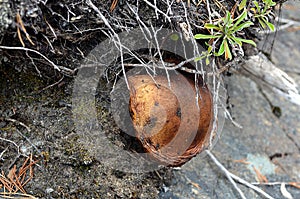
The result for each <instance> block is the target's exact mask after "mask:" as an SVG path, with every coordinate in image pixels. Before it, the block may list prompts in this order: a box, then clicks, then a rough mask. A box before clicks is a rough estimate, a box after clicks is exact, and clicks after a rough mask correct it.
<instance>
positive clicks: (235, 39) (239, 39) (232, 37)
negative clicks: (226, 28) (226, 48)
mask: <svg viewBox="0 0 300 199" xmlns="http://www.w3.org/2000/svg"><path fill="white" fill-rule="evenodd" d="M229 39H231V40H233V41H234V43H236V44H238V45H239V46H242V41H241V38H239V37H235V36H231V37H230V38H229Z"/></svg>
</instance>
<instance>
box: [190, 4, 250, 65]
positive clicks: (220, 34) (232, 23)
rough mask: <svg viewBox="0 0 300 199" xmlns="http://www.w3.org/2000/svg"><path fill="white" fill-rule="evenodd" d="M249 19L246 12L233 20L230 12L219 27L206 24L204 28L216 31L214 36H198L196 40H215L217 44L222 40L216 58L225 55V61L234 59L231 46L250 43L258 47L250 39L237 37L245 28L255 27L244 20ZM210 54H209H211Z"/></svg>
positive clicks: (220, 22)
mask: <svg viewBox="0 0 300 199" xmlns="http://www.w3.org/2000/svg"><path fill="white" fill-rule="evenodd" d="M246 17H247V12H246V10H244V11H243V12H242V13H241V14H240V15H239V16H238V17H237V18H236V19H232V17H231V15H230V12H229V11H227V12H226V15H225V17H224V18H222V19H221V20H220V21H219V23H218V24H217V25H215V24H211V23H206V24H205V25H204V27H205V28H206V29H209V30H214V31H213V32H212V34H210V35H206V34H196V35H195V36H194V38H195V39H210V40H215V43H217V42H218V41H219V40H221V44H220V47H219V50H218V52H217V53H215V56H221V55H223V54H225V59H226V60H227V59H229V60H231V59H232V53H231V50H230V47H229V46H230V45H231V46H235V45H239V46H242V43H248V44H251V45H253V46H256V44H255V42H254V41H252V40H249V39H243V38H240V37H237V36H236V33H237V32H238V31H241V30H242V29H244V28H248V27H250V26H252V25H253V22H251V21H246V22H244V19H245V18H246ZM209 48H210V52H211V51H212V48H211V46H209ZM210 52H209V53H210Z"/></svg>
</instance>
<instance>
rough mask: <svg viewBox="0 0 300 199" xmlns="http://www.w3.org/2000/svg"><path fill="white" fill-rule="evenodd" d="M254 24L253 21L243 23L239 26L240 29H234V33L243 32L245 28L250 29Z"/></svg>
mask: <svg viewBox="0 0 300 199" xmlns="http://www.w3.org/2000/svg"><path fill="white" fill-rule="evenodd" d="M253 24H254V23H252V22H251V21H247V22H245V23H242V24H241V25H239V26H238V27H236V28H235V29H234V31H235V32H237V31H240V30H242V29H244V28H248V27H250V26H252V25H253Z"/></svg>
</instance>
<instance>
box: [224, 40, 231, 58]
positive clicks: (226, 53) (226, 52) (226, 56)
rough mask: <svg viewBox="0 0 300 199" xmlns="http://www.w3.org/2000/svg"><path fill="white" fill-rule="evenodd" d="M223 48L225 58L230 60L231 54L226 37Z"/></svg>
mask: <svg viewBox="0 0 300 199" xmlns="http://www.w3.org/2000/svg"><path fill="white" fill-rule="evenodd" d="M224 50H225V59H226V60H227V59H229V60H231V59H232V54H231V51H230V48H229V46H228V43H227V39H224Z"/></svg>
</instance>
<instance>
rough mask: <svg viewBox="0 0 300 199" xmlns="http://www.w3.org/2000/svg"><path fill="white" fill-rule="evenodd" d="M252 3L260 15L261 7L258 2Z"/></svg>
mask: <svg viewBox="0 0 300 199" xmlns="http://www.w3.org/2000/svg"><path fill="white" fill-rule="evenodd" d="M252 3H253V4H254V5H255V7H256V10H257V12H258V13H260V6H259V4H258V2H257V1H252Z"/></svg>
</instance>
